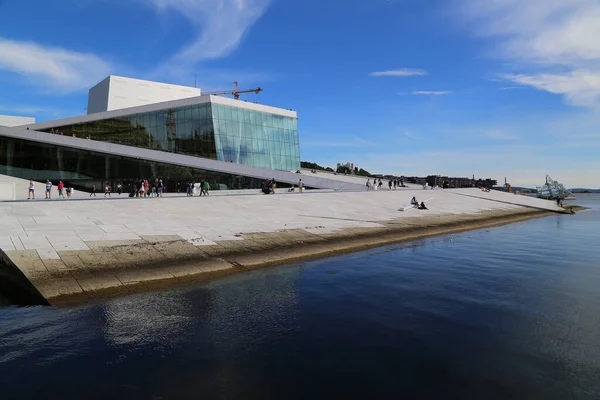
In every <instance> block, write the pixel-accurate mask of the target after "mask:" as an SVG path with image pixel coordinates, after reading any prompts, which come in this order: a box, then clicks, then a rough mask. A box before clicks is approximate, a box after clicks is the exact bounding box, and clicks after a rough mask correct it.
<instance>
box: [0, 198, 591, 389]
mask: <svg viewBox="0 0 600 400" xmlns="http://www.w3.org/2000/svg"><path fill="white" fill-rule="evenodd" d="M577 203H579V204H581V203H584V204H588V205H590V206H592V207H594V209H593V210H590V211H587V212H582V213H578V214H577V215H574V216H553V217H549V218H544V219H539V220H532V221H527V222H524V223H519V224H513V225H508V226H504V227H499V228H494V229H486V230H480V231H474V232H467V233H463V234H458V235H449V236H444V237H439V238H432V239H427V240H423V241H418V242H414V243H407V244H403V245H398V246H390V247H385V248H380V249H375V250H371V251H367V252H361V253H356V254H351V255H348V256H343V257H336V258H330V259H324V260H318V261H315V262H310V263H305V264H302V265H291V266H287V267H279V268H274V269H267V270H261V271H254V272H250V273H246V274H241V275H237V276H230V277H227V278H224V279H220V280H216V281H213V282H209V283H205V284H201V285H196V286H190V287H185V288H179V289H176V290H169V291H160V292H156V293H143V294H135V295H131V296H128V297H122V298H117V299H111V300H107V301H104V302H97V303H93V304H88V305H83V306H81V307H75V308H70V309H59V310H56V309H53V308H50V307H30V308H13V307H9V308H4V309H0V388H2V390H3V391H2V399H27V398H32V399H33V398H44V399H81V398H86V399H106V398H140V399H152V398H163V399H170V398H186V399H187V398H189V399H197V398H200V397H206V398H244V399H246V398H256V399H266V398H277V399H279V398H286V399H289V398H298V399H300V398H302V399H305V398H314V397H325V396H328V397H342V396H348V397H357V396H361V397H362V396H364V397H367V396H369V397H375V398H379V397H385V398H425V399H439V398H444V399H471V398H473V399H480V398H485V399H506V398H513V399H544V400H545V399H566V398H571V399H598V398H600V381H599V376H600V345H599V343H598V338H599V337H600V317H598V312H597V310H598V304H600V270H599V269H598V268H599V266H598V263H597V260H598V259H600V250H599V249H598V247H597V245H596V243H597V242H598V239H600V231H599V229H598V226H599V223H600V208H599V206H600V197H599V196H596V197H594V196H590V197H585V198H584V196H581V197H580V198H579V199H578V201H577Z"/></svg>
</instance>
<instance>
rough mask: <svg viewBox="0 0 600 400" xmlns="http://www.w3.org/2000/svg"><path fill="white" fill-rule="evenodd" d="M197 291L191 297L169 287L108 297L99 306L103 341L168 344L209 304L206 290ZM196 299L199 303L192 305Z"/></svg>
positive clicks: (180, 338) (189, 329) (179, 338)
mask: <svg viewBox="0 0 600 400" xmlns="http://www.w3.org/2000/svg"><path fill="white" fill-rule="evenodd" d="M197 292H198V293H194V296H193V297H190V296H189V295H188V293H186V292H183V291H178V290H173V291H168V292H157V293H147V294H140V295H134V296H128V297H121V298H117V299H114V300H110V301H108V302H107V303H106V304H105V305H104V306H103V311H104V313H103V315H104V336H105V339H106V341H107V342H108V343H109V344H110V345H111V346H114V347H117V346H123V345H127V346H135V347H140V346H145V345H155V344H160V345H162V346H170V345H173V344H176V343H179V342H182V341H184V340H185V339H186V336H187V334H189V333H190V332H192V331H193V325H194V324H195V323H196V320H197V319H198V318H204V317H205V315H203V314H202V311H203V310H204V309H205V307H206V304H210V299H209V298H208V297H207V293H206V291H202V290H197ZM196 302H198V303H200V304H201V306H200V307H196V304H195V303H196ZM135 347H134V349H135Z"/></svg>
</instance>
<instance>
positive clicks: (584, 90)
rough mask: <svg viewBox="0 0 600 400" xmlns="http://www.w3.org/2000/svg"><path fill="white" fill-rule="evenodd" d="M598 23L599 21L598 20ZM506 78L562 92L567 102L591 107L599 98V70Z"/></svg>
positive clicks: (522, 83)
mask: <svg viewBox="0 0 600 400" xmlns="http://www.w3.org/2000/svg"><path fill="white" fill-rule="evenodd" d="M598 23H599V24H600V21H598ZM505 77H506V79H508V80H511V81H513V82H515V83H518V84H520V85H524V86H532V87H534V88H536V89H539V90H545V91H547V92H550V93H555V94H562V95H564V96H565V99H566V101H567V103H569V104H571V105H575V106H587V107H593V106H596V105H597V104H598V100H599V99H600V70H598V71H582V70H576V71H572V72H567V73H562V74H560V73H556V74H538V75H533V76H531V75H523V74H520V75H506V76H505Z"/></svg>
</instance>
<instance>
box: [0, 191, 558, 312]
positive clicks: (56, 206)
mask: <svg viewBox="0 0 600 400" xmlns="http://www.w3.org/2000/svg"><path fill="white" fill-rule="evenodd" d="M413 196H416V197H417V199H418V200H419V201H426V202H427V205H428V207H429V210H427V211H425V210H416V209H413V208H410V207H408V205H409V202H410V199H411V198H412V197H413ZM400 210H402V211H400ZM562 211H563V210H561V209H558V208H557V207H556V206H555V205H554V204H553V203H552V202H548V201H545V200H539V199H535V198H530V197H525V196H515V195H512V194H505V193H499V192H497V193H493V192H491V193H486V192H482V191H480V190H475V189H465V190H455V191H451V190H445V191H442V190H435V191H425V190H398V191H382V192H360V193H358V192H357V193H314V194H290V195H273V196H235V197H234V196H231V197H230V196H228V197H214V198H213V197H208V198H206V197H204V198H198V197H196V198H185V197H182V198H164V199H112V200H102V201H77V202H69V201H48V202H44V201H37V202H21V203H0V213H1V214H0V223H1V224H2V225H1V226H2V231H1V232H0V249H1V255H2V257H0V271H2V272H3V275H0V279H2V280H3V282H4V285H0V290H3V292H4V291H5V290H6V289H2V287H3V286H4V287H7V286H8V287H14V290H13V291H15V292H19V291H20V293H22V294H23V295H24V296H25V295H27V296H28V298H29V299H30V302H32V303H42V304H43V303H44V302H46V301H47V302H50V303H52V304H61V303H64V302H71V301H79V300H84V299H89V298H93V297H97V296H103V295H109V294H120V293H129V292H132V291H137V290H145V289H149V288H156V287H164V286H169V285H172V284H175V283H178V282H188V281H191V280H199V279H208V278H211V277H215V276H222V275H227V274H232V273H237V272H243V271H247V270H251V269H256V268H263V267H268V266H274V265H279V264H284V263H290V262H295V261H299V260H306V259H310V258H318V257H324V256H330V255H335V254H341V253H347V252H351V251H356V250H361V249H366V248H372V247H377V246H381V245H385V244H391V243H397V242H402V241H409V240H415V239H419V238H423V237H429V236H435V235H440V234H445V233H453V232H460V231H465V230H470V229H479V228H485V227H490V226H495V225H501V224H506V223H512V222H518V221H523V220H526V219H530V218H537V217H544V216H548V215H551V214H553V213H556V212H562ZM7 283H8V284H7ZM19 288H20V289H19ZM14 296H15V295H14V294H13V297H14Z"/></svg>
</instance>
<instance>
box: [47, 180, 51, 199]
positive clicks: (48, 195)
mask: <svg viewBox="0 0 600 400" xmlns="http://www.w3.org/2000/svg"><path fill="white" fill-rule="evenodd" d="M51 194H52V182H50V179H46V198H47V199H48V200H50V195H51Z"/></svg>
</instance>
